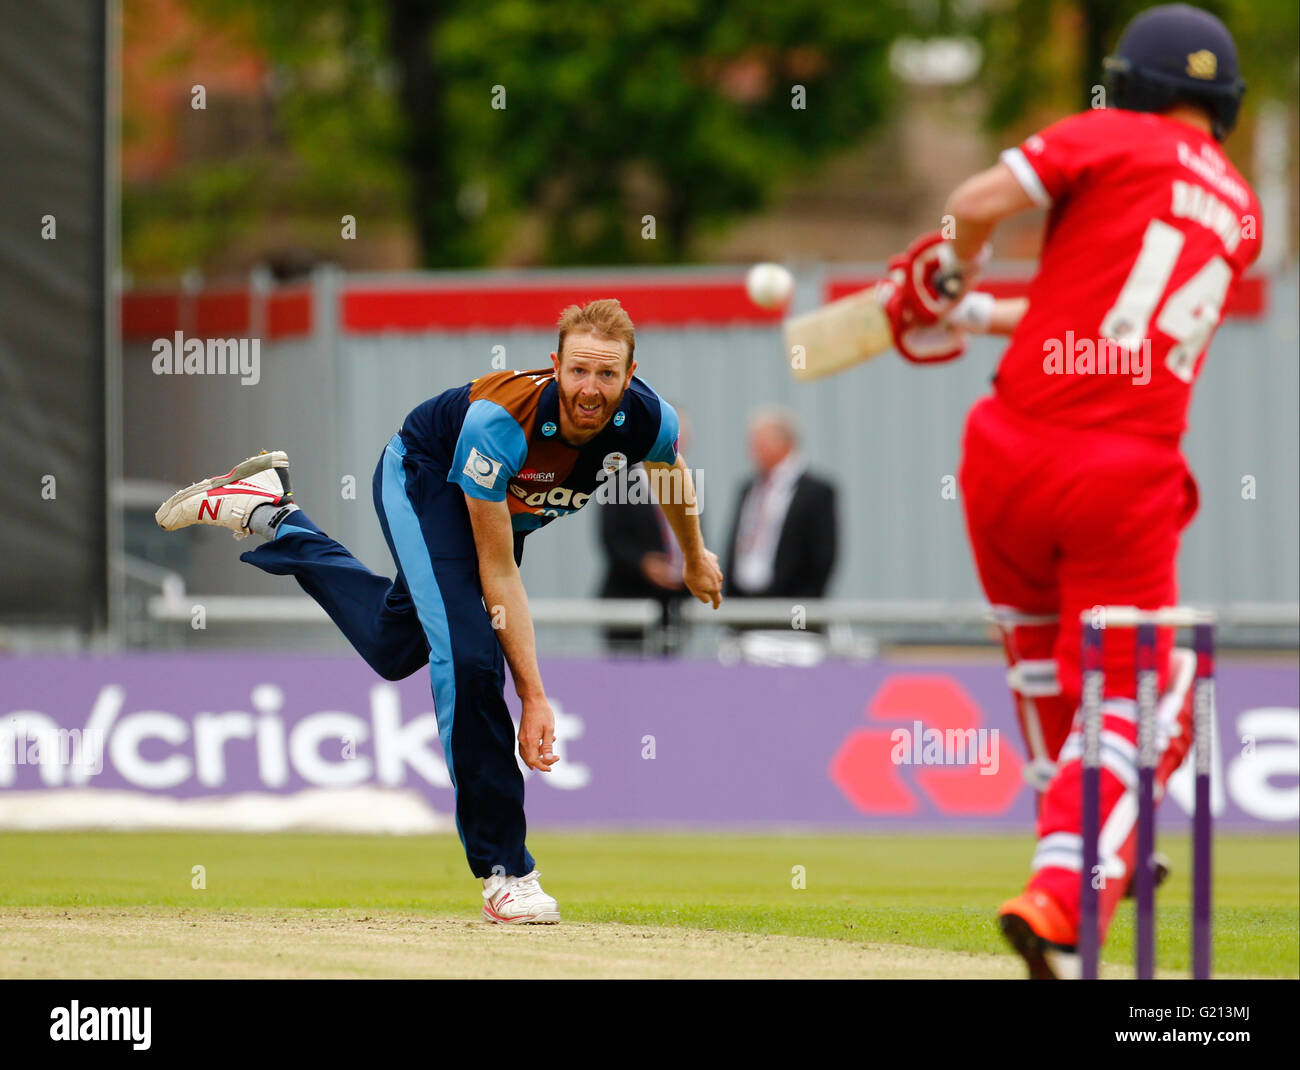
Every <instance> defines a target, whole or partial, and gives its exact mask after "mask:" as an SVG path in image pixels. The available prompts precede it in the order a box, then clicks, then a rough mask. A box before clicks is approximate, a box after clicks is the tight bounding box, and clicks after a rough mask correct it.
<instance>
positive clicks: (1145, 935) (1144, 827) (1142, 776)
mask: <svg viewBox="0 0 1300 1070" xmlns="http://www.w3.org/2000/svg"><path fill="white" fill-rule="evenodd" d="M1136 654H1137V690H1136V696H1137V765H1138V819H1137V857H1136V859H1135V862H1134V866H1135V872H1134V879H1135V882H1136V886H1135V889H1134V891H1135V893H1136V897H1137V932H1136V942H1137V975H1138V979H1139V980H1143V981H1149V980H1151V978H1153V977H1154V976H1155V967H1156V928H1155V915H1156V885H1155V870H1154V865H1153V863H1154V855H1155V847H1156V842H1155V841H1156V804H1155V782H1156V759H1157V757H1158V756H1157V753H1156V692H1157V690H1158V688H1159V673H1158V671H1157V669H1156V628H1155V625H1154V624H1139V625H1138V628H1137V650H1136Z"/></svg>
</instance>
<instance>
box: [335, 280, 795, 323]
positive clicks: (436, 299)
mask: <svg viewBox="0 0 1300 1070" xmlns="http://www.w3.org/2000/svg"><path fill="white" fill-rule="evenodd" d="M601 297H616V298H618V299H619V301H620V302H622V305H623V307H624V308H625V309H627V312H628V315H630V316H631V317H632V321H633V322H634V323H635V324H636V325H637V326H638V327H642V326H648V325H654V326H682V325H686V324H701V325H704V326H722V325H725V324H735V323H756V324H761V323H779V322H780V320H781V313H780V311H772V310H768V309H762V308H759V307H758V306H756V305H755V304H754V303H753V302H752V301H750V299H749V297H748V296H747V295H746V293H745V287H744V285H743V284H742V283H741V282H738V281H737V282H718V281H712V282H685V283H657V284H654V283H650V284H647V283H621V282H619V281H618V280H617V279H611V280H604V281H602V280H600V279H593V280H591V281H590V282H572V283H561V284H553V285H548V286H519V285H514V286H510V285H498V286H491V285H483V286H447V287H437V288H421V289H414V288H412V289H406V290H352V291H347V292H345V293H344V295H343V316H342V321H343V329H344V330H347V331H352V332H354V333H366V332H371V331H393V330H396V331H401V330H407V331H409V330H436V329H440V328H447V329H464V328H473V327H554V326H555V323H556V320H558V319H559V317H560V313H561V312H562V311H563V310H564V308H565V307H566V306H568V305H574V304H585V303H586V302H588V301H593V300H596V299H597V298H601Z"/></svg>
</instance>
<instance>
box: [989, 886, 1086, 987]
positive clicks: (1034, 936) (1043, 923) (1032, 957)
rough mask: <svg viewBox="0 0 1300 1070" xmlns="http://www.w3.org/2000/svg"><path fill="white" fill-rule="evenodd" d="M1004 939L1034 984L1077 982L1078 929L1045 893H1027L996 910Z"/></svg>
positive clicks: (1079, 971) (1078, 967)
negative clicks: (1021, 960) (1026, 969)
mask: <svg viewBox="0 0 1300 1070" xmlns="http://www.w3.org/2000/svg"><path fill="white" fill-rule="evenodd" d="M998 918H999V920H1000V923H1001V925H1002V935H1003V936H1005V937H1006V938H1007V940H1008V942H1009V943H1010V944H1011V946H1012V947H1013V948H1015V949H1016V952H1017V954H1019V955H1020V957H1021V958H1022V959H1024V960H1025V965H1027V966H1028V967H1029V976H1030V978H1031V979H1032V980H1035V981H1056V980H1062V981H1066V980H1077V979H1078V978H1079V976H1080V974H1081V973H1082V970H1081V968H1080V963H1079V955H1078V952H1077V950H1076V949H1075V942H1076V940H1077V939H1078V932H1077V928H1076V926H1075V925H1074V923H1073V922H1071V921H1070V919H1069V918H1068V917H1067V916H1066V914H1065V911H1064V910H1063V909H1062V908H1061V905H1060V904H1059V903H1057V901H1056V900H1055V899H1053V898H1052V897H1051V896H1050V895H1048V894H1047V893H1046V892H1040V891H1035V890H1030V891H1026V892H1022V893H1021V894H1020V895H1018V896H1016V897H1015V898H1014V899H1008V900H1007V901H1006V902H1005V903H1003V904H1002V905H1001V906H1000V907H999V908H998Z"/></svg>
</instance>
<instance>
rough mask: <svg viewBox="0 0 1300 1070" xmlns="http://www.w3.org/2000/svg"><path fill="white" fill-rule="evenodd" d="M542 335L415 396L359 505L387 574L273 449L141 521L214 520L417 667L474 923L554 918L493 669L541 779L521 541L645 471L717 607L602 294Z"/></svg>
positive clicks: (624, 331) (358, 635) (700, 588)
mask: <svg viewBox="0 0 1300 1070" xmlns="http://www.w3.org/2000/svg"><path fill="white" fill-rule="evenodd" d="M558 326H559V342H558V344H557V345H556V349H555V352H553V353H552V354H551V367H549V368H545V369H542V370H538V371H528V372H518V371H514V372H512V371H500V372H494V373H492V374H489V375H484V376H481V377H480V378H478V379H475V380H473V381H472V382H470V383H469V384H467V385H465V386H460V387H456V388H454V389H452V390H447V391H445V392H444V393H441V394H439V395H437V396H436V397H433V398H430V399H429V400H428V401H426V402H424V403H423V404H421V405H419V406H417V407H416V408H415V409H413V410H412V411H411V413H410V415H408V416H407V418H406V421H405V422H404V423H403V425H402V428H401V430H400V431H398V433H397V434H395V435H394V436H393V437H392V439H391V440H390V441H389V443H388V445H387V446H386V447H385V448H384V450H383V453H382V454H381V456H380V459H379V464H378V466H377V467H376V469H375V476H374V502H375V512H376V513H377V514H378V515H379V524H380V527H381V528H382V529H383V532H384V538H385V539H386V540H387V542H388V548H389V550H390V551H391V553H392V555H393V561H394V562H395V563H396V566H397V577H396V579H394V580H391V581H390V580H389V579H387V578H386V577H383V576H378V575H375V574H374V573H373V572H371V571H370V570H369V569H367V568H366V567H365V566H364V565H363V564H361V562H360V561H358V560H357V559H356V558H355V557H353V556H352V555H351V554H350V553H348V551H347V550H346V549H344V547H343V546H341V545H340V544H339V543H338V542H336V541H335V540H333V539H331V538H330V537H329V536H328V535H326V534H325V533H324V532H323V531H321V530H320V528H318V527H317V526H316V525H315V524H314V523H312V521H311V520H310V519H308V517H307V514H306V513H305V512H303V510H302V509H301V508H300V507H299V506H298V505H297V504H296V503H295V502H293V500H292V492H291V491H290V488H289V471H288V469H289V459H288V457H287V456H286V454H285V453H284V452H281V451H276V452H271V453H261V454H259V455H257V456H255V457H250V458H249V459H248V460H246V461H243V462H241V463H240V464H237V465H236V466H235V467H234V468H232V469H231V470H230V471H229V472H227V473H226V474H225V475H223V476H214V477H212V478H211V479H205V480H203V481H201V482H199V483H195V484H194V485H193V486H190V487H187V488H186V489H184V490H182V491H178V492H177V493H176V494H174V495H173V496H172V497H171V498H169V499H168V500H167V501H166V502H164V503H163V505H162V506H161V507H160V508H159V510H158V512H157V517H156V519H157V521H158V523H159V525H160V526H161V527H163V528H164V529H166V530H168V531H174V530H176V529H177V528H183V527H188V526H189V525H191V524H215V525H217V526H219V527H224V528H228V529H230V530H231V531H233V532H234V533H235V538H237V539H242V538H245V537H246V536H247V535H248V534H249V533H250V532H252V533H255V534H257V535H260V536H262V538H263V539H265V540H266V541H265V542H263V543H262V544H261V545H260V546H258V547H257V548H256V549H255V550H252V551H249V552H248V553H245V554H242V555H241V559H242V560H244V561H247V562H248V563H249V564H251V565H256V566H257V567H258V568H260V569H262V570H264V571H266V572H269V573H272V574H273V575H289V576H293V577H295V578H296V579H297V581H298V583H299V584H300V585H301V586H302V588H303V590H305V591H306V592H307V593H308V594H309V595H311V596H312V597H313V598H314V599H315V600H316V601H317V602H319V603H320V605H321V606H322V607H324V609H325V611H326V612H327V613H329V615H330V618H331V619H332V620H333V621H334V623H335V624H337V625H338V627H339V629H340V630H341V631H342V632H343V634H344V635H345V636H347V638H348V640H349V641H350V642H351V643H352V645H353V646H354V647H355V648H356V650H357V652H358V653H359V654H360V655H361V656H362V657H363V658H365V659H366V662H367V663H368V664H369V665H370V667H371V668H373V669H374V670H375V672H377V673H379V675H380V676H382V677H384V678H385V679H387V680H401V679H403V678H405V677H407V676H410V675H411V674H412V673H414V672H416V671H417V670H419V669H422V668H424V667H425V666H426V665H427V666H428V668H429V675H430V677H431V680H432V688H433V698H434V706H435V710H436V714H437V719H438V734H439V737H440V739H441V741H442V748H443V753H444V756H445V757H446V761H447V771H448V773H449V774H450V775H451V781H452V785H453V787H454V789H455V793H456V826H457V829H458V830H459V832H460V837H461V842H462V843H463V844H464V847H465V854H466V857H467V858H468V860H469V866H470V869H471V871H472V872H473V873H474V875H475V876H476V877H479V878H480V879H481V880H482V882H483V918H484V919H485V920H487V921H489V922H495V923H553V922H558V921H559V920H560V912H559V907H558V906H557V904H556V901H555V900H554V899H553V898H552V897H551V896H549V895H547V894H546V893H545V892H544V891H543V890H542V887H541V885H540V883H539V882H538V877H539V875H540V874H539V873H538V871H537V868H536V865H535V863H534V860H533V857H532V855H531V854H529V852H528V848H527V847H526V846H525V843H524V838H525V820H524V779H523V774H522V772H521V770H520V767H519V765H518V763H517V762H516V759H515V746H514V736H515V733H514V726H513V724H512V722H511V719H510V713H509V711H508V710H507V708H506V702H505V672H504V662H509V664H510V672H511V675H512V676H513V678H514V683H515V690H516V691H517V693H518V695H519V698H520V701H521V703H522V717H521V720H520V725H519V732H518V742H519V757H520V759H521V760H522V762H523V764H524V765H525V766H527V767H528V768H530V769H534V770H536V771H537V772H539V773H546V772H549V771H550V768H551V766H552V765H553V764H554V763H555V762H557V761H558V760H559V756H558V755H556V754H555V753H554V742H555V717H554V715H553V713H552V711H551V708H550V706H549V704H548V702H547V699H546V692H545V690H544V688H543V686H542V678H541V674H540V672H539V671H538V667H537V654H536V651H535V649H534V639H533V624H532V619H531V617H530V616H529V611H528V598H527V595H526V594H525V591H524V586H523V581H522V580H521V578H520V575H519V562H520V560H521V559H522V554H523V541H524V538H525V537H526V536H527V535H528V534H530V533H531V532H533V531H536V530H537V529H538V528H541V527H544V526H545V525H547V524H549V523H550V522H551V521H552V520H554V519H555V518H557V517H561V516H568V515H570V514H572V513H576V512H577V511H578V510H579V509H581V508H582V507H583V506H584V505H585V504H586V503H587V501H588V500H589V499H590V497H591V496H592V494H593V493H595V492H596V491H597V484H598V483H599V482H600V481H602V480H603V479H605V478H608V477H609V475H610V474H611V473H615V472H618V470H620V469H624V468H627V467H630V466H631V465H634V464H637V463H638V462H642V463H644V465H645V466H646V467H647V468H648V469H651V470H659V471H660V472H661V477H660V478H659V480H658V482H659V486H660V488H668V492H667V493H665V492H664V491H663V490H662V489H661V491H660V502H659V505H660V508H661V509H662V510H663V512H664V516H665V519H666V520H667V521H668V524H669V526H670V527H671V528H672V531H673V534H674V535H675V537H676V539H677V542H678V544H679V546H680V547H681V551H682V556H683V559H684V572H683V577H682V578H683V582H684V584H685V586H686V587H687V589H688V590H690V592H691V593H692V594H693V595H694V596H695V597H696V598H698V599H699V600H700V601H701V602H704V603H708V604H711V605H712V606H713V607H714V608H715V609H716V608H717V607H718V605H720V604H721V601H722V595H721V591H722V572H721V570H720V569H719V568H718V559H717V557H716V555H715V554H713V552H712V551H710V550H708V549H706V548H705V545H704V539H703V537H702V535H701V533H700V525H699V517H698V513H699V510H698V507H697V505H696V501H695V488H694V486H693V484H692V481H691V476H690V470H689V469H688V468H687V467H686V462H685V460H683V458H682V457H681V455H680V454H679V453H678V452H677V435H678V422H677V414H676V412H674V411H673V408H672V406H670V405H668V404H667V403H666V402H664V401H663V400H661V399H660V397H659V395H658V394H656V393H655V392H654V390H652V389H651V388H650V386H649V385H647V384H646V383H645V382H643V381H642V380H640V379H638V378H636V377H635V375H634V374H633V373H634V372H635V371H636V367H637V366H636V362H635V361H634V360H633V359H632V354H633V349H634V347H635V341H636V340H635V333H634V328H633V324H632V320H631V318H630V317H629V316H628V314H627V312H626V311H624V309H623V308H622V306H621V305H620V304H619V302H618V301H616V300H601V301H592V302H591V303H589V304H587V305H584V306H581V307H579V306H577V305H573V306H571V307H569V308H567V309H565V310H564V312H563V314H562V315H561V317H560V320H559V325H558Z"/></svg>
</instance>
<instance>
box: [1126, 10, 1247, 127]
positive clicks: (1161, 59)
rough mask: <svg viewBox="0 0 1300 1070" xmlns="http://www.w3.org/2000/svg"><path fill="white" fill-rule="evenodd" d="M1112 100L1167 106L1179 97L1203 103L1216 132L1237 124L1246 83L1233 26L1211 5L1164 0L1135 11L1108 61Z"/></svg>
mask: <svg viewBox="0 0 1300 1070" xmlns="http://www.w3.org/2000/svg"><path fill="white" fill-rule="evenodd" d="M1104 66H1105V70H1106V88H1107V92H1108V93H1109V96H1110V104H1111V105H1112V106H1114V107H1117V108H1124V109H1126V110H1128V111H1147V112H1162V111H1168V110H1169V108H1171V107H1172V106H1173V105H1175V104H1178V103H1180V102H1186V103H1190V104H1195V105H1197V106H1199V107H1201V108H1204V109H1205V111H1206V112H1208V114H1209V116H1210V123H1211V129H1212V131H1213V134H1214V137H1215V138H1216V139H1217V140H1218V141H1222V140H1223V139H1224V138H1226V137H1227V136H1228V134H1230V133H1231V132H1232V128H1233V127H1234V126H1236V125H1237V111H1238V109H1239V108H1240V107H1241V98H1242V95H1243V94H1244V93H1245V92H1246V83H1245V82H1244V81H1242V79H1241V74H1240V71H1239V70H1238V68H1237V46H1236V45H1235V44H1234V43H1233V40H1232V34H1230V33H1229V32H1228V28H1227V27H1226V26H1224V25H1223V23H1222V22H1220V21H1219V20H1218V19H1217V18H1215V17H1214V16H1213V15H1211V14H1210V13H1209V12H1208V11H1202V10H1201V9H1200V8H1197V7H1191V6H1190V5H1188V4H1162V5H1161V6H1159V7H1153V8H1151V9H1149V10H1147V11H1144V12H1142V13H1141V14H1140V15H1138V16H1136V17H1135V18H1134V19H1133V21H1132V22H1130V23H1129V24H1128V26H1127V27H1125V29H1124V34H1123V36H1122V37H1121V38H1120V41H1119V47H1118V48H1116V49H1115V54H1114V55H1113V56H1108V57H1106V60H1105V61H1104Z"/></svg>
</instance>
